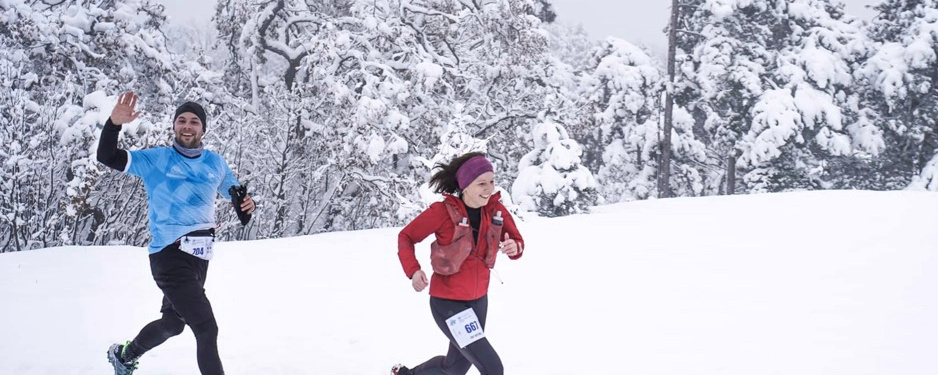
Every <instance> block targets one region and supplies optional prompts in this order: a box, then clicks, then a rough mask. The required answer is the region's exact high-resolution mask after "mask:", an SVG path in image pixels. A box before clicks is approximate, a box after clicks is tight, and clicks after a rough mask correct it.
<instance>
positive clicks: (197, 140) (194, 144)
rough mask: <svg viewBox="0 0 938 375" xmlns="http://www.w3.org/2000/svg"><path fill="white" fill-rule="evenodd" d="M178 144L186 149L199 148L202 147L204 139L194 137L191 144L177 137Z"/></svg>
mask: <svg viewBox="0 0 938 375" xmlns="http://www.w3.org/2000/svg"><path fill="white" fill-rule="evenodd" d="M176 143H179V145H181V146H182V147H185V148H199V146H201V145H202V137H192V141H191V142H186V141H183V140H182V138H180V137H178V136H177V137H176Z"/></svg>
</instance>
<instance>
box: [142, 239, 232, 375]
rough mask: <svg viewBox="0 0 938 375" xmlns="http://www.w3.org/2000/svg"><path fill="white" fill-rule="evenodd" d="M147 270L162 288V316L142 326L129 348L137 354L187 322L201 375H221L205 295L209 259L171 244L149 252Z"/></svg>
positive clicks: (179, 330)
mask: <svg viewBox="0 0 938 375" xmlns="http://www.w3.org/2000/svg"><path fill="white" fill-rule="evenodd" d="M150 271H151V272H152V273H153V279H154V280H156V285H157V286H158V287H159V288H160V290H162V291H163V306H162V308H161V309H160V312H161V313H163V316H162V317H161V318H160V319H157V320H154V321H153V322H150V324H147V325H146V326H145V327H143V329H142V330H140V333H139V334H137V337H136V338H134V340H133V341H132V342H131V345H130V350H131V352H132V353H133V354H134V355H136V356H140V355H142V354H143V353H146V352H147V351H149V350H150V349H153V348H155V347H156V346H158V345H160V344H162V343H163V342H165V341H166V340H167V339H169V338H170V337H173V336H176V335H178V334H180V333H182V330H183V328H185V326H186V325H188V326H189V328H190V329H192V333H193V334H195V341H196V356H197V358H198V362H199V370H200V371H201V372H202V375H223V374H224V373H225V371H224V370H223V369H222V365H221V359H220V358H219V357H218V325H217V324H216V323H215V314H214V313H213V312H212V305H211V303H209V301H208V297H206V296H205V289H204V288H203V287H204V286H205V277H206V275H207V274H208V261H207V260H204V259H200V258H197V257H195V256H192V255H189V254H186V253H184V252H182V251H180V250H179V248H178V245H175V244H174V245H170V246H167V247H166V248H164V249H163V250H160V252H158V253H155V254H150Z"/></svg>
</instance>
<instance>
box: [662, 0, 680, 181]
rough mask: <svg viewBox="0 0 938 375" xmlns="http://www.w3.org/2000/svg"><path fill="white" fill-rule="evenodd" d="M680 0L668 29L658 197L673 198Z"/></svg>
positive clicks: (674, 4) (674, 3)
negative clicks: (672, 168) (675, 66)
mask: <svg viewBox="0 0 938 375" xmlns="http://www.w3.org/2000/svg"><path fill="white" fill-rule="evenodd" d="M679 5H680V4H679V3H678V0H671V27H669V28H668V84H667V87H665V90H667V91H666V97H665V103H664V129H662V132H663V133H664V135H663V136H664V137H663V138H662V139H661V144H660V145H659V149H660V150H661V158H660V159H658V197H660V198H667V197H670V196H671V185H670V181H671V128H672V125H671V122H672V120H673V117H674V116H673V113H672V112H674V60H675V54H677V26H678V25H677V16H678V11H679V10H680V8H679Z"/></svg>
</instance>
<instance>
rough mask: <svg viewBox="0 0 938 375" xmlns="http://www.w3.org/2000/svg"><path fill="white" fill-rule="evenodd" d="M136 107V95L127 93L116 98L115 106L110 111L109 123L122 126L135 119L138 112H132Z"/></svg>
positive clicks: (138, 114)
mask: <svg viewBox="0 0 938 375" xmlns="http://www.w3.org/2000/svg"><path fill="white" fill-rule="evenodd" d="M136 107H137V94H134V92H133V91H128V92H125V93H123V94H120V96H118V97H117V104H116V105H114V109H113V110H111V123H113V124H114V125H123V124H126V123H128V122H131V121H133V120H136V119H137V116H140V111H136V112H135V111H134V109H136Z"/></svg>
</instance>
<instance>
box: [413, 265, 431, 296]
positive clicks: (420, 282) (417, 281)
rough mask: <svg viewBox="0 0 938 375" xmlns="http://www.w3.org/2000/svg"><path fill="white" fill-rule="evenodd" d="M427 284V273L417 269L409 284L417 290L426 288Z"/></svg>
mask: <svg viewBox="0 0 938 375" xmlns="http://www.w3.org/2000/svg"><path fill="white" fill-rule="evenodd" d="M428 284H430V282H429V281H427V274H425V273H423V270H417V272H414V276H413V277H411V278H410V285H412V286H413V287H414V290H416V291H418V292H419V291H422V290H423V289H424V288H426V287H427V285H428Z"/></svg>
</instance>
